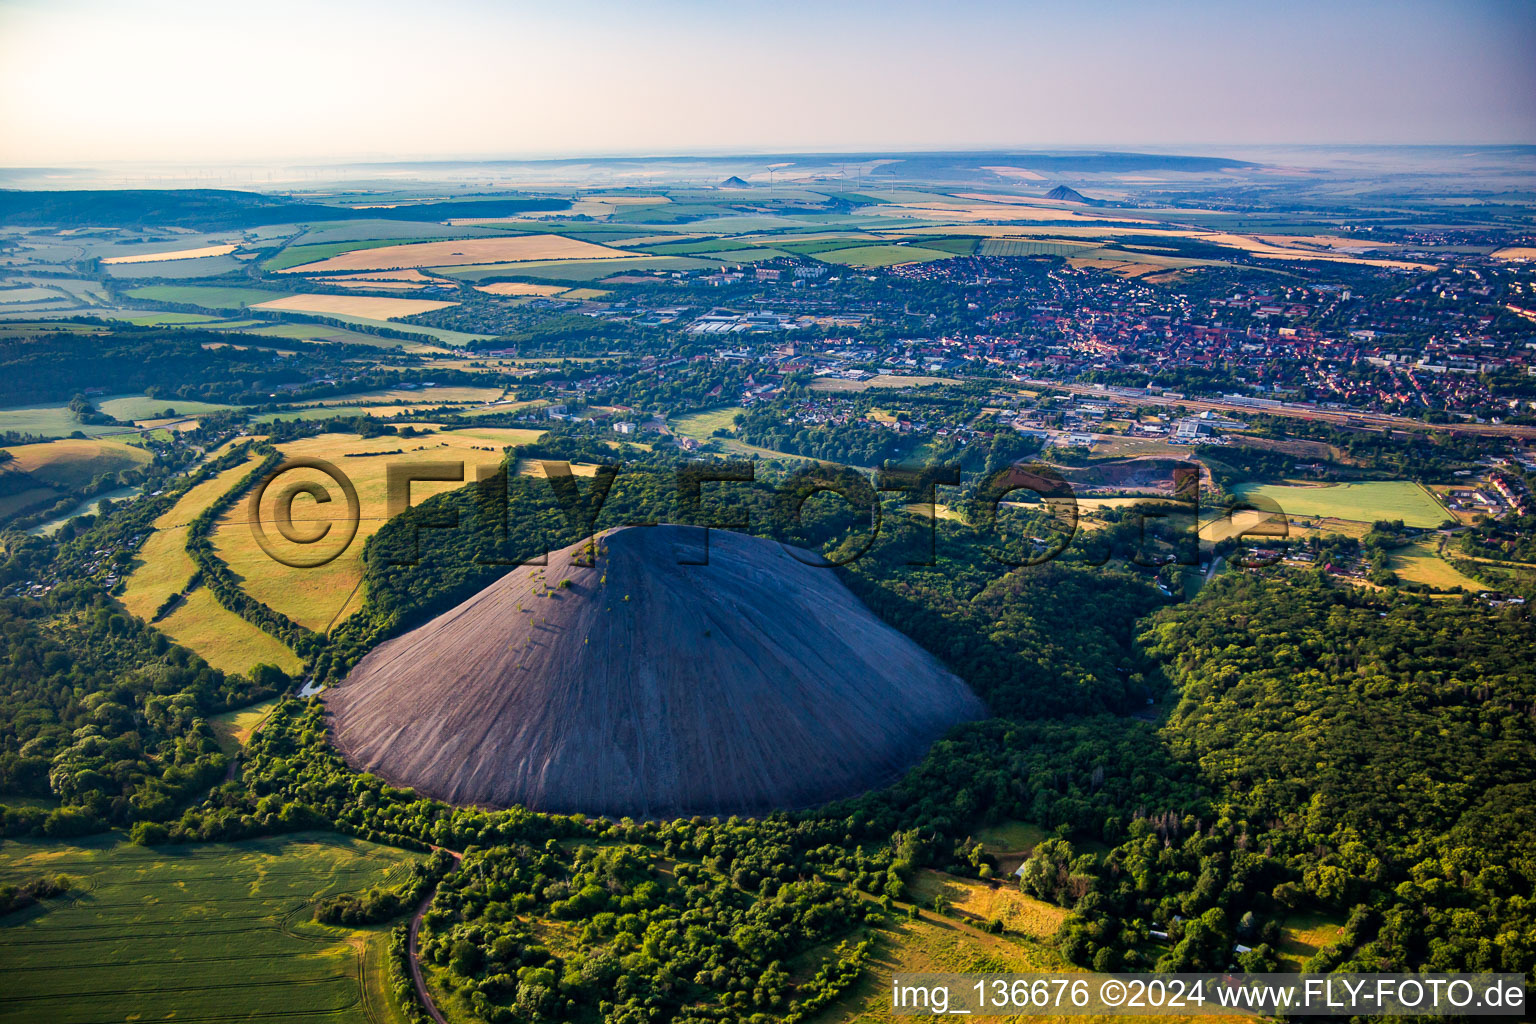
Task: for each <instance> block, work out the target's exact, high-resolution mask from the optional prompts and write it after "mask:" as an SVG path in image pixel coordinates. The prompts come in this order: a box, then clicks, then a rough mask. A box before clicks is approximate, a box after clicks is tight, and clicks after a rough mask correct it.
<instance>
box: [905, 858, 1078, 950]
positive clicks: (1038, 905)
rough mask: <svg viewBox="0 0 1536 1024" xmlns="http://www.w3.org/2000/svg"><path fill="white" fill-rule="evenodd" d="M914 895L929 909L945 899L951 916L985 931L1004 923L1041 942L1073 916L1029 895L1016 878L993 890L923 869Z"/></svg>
mask: <svg viewBox="0 0 1536 1024" xmlns="http://www.w3.org/2000/svg"><path fill="white" fill-rule="evenodd" d="M912 894H913V895H914V896H915V897H917V901H918V904H919V905H927V906H931V905H932V904H933V900H934V898H935V897H941V898H942V899H943V900H944V903H945V905H946V906H948V907H949V908H950V910H949V913H951V914H954V915H956V916H959V917H962V918H965V919H968V920H969V921H970V923H971V924H974V925H976V926H977V927H978V928H985V927H986V925H987V922H988V921H994V920H995V921H1002V922H1003V928H1004V929H1005V930H1007V931H1010V932H1017V933H1018V934H1020V935H1027V936H1029V937H1030V938H1032V939H1038V940H1041V941H1045V940H1049V939H1050V938H1051V936H1053V935H1055V934H1056V930H1057V929H1058V928H1060V927H1061V924H1062V922H1063V921H1065V920H1066V919H1067V916H1068V913H1069V912H1068V911H1067V909H1066V908H1065V907H1058V906H1055V905H1054V904H1051V903H1045V902H1043V901H1041V900H1037V899H1035V898H1034V897H1033V896H1026V895H1025V894H1024V893H1023V892H1021V891H1019V887H1018V885H1017V883H1016V882H1015V881H1014V879H1013V878H1012V877H1004V878H1002V879H999V880H998V883H997V887H996V888H993V887H992V886H991V885H988V884H987V883H986V882H976V881H972V880H970V879H967V878H959V877H956V876H955V875H947V874H944V873H943V872H941V871H930V870H923V871H920V872H919V873H918V875H917V878H916V879H914V880H913V885H912Z"/></svg>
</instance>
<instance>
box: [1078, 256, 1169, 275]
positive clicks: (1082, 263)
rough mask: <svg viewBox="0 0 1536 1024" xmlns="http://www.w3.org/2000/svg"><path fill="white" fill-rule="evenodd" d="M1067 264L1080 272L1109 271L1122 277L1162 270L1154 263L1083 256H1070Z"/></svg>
mask: <svg viewBox="0 0 1536 1024" xmlns="http://www.w3.org/2000/svg"><path fill="white" fill-rule="evenodd" d="M1067 262H1068V263H1069V264H1071V265H1072V266H1074V267H1077V268H1078V269H1079V270H1107V271H1109V272H1110V273H1111V274H1116V275H1118V276H1120V277H1140V276H1141V275H1143V274H1151V273H1153V272H1155V271H1157V270H1161V269H1162V268H1161V267H1158V266H1156V265H1155V264H1152V263H1123V262H1121V261H1120V260H1103V259H1094V258H1085V257H1081V256H1068V257H1067Z"/></svg>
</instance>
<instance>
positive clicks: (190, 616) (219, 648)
mask: <svg viewBox="0 0 1536 1024" xmlns="http://www.w3.org/2000/svg"><path fill="white" fill-rule="evenodd" d="M155 628H156V629H158V630H160V632H162V633H164V634H166V635H167V636H169V637H170V638H171V639H172V640H174V641H176V642H177V643H178V644H181V645H182V646H183V647H188V648H191V649H192V650H194V651H196V652H197V653H198V654H199V655H200V656H201V657H202V659H203V660H204V661H206V662H207V663H208V664H210V665H212V666H213V667H214V668H216V669H219V670H220V671H222V672H236V673H242V674H243V673H248V672H250V671H251V669H253V668H255V667H256V666H257V665H276V666H277V667H278V668H280V669H282V670H283V671H284V672H287V673H288V674H289V675H297V674H298V673H299V670H300V669H302V668H303V667H304V663H303V662H301V661H300V660H299V656H298V655H297V654H294V653H293V652H292V651H290V650H289V649H288V648H287V647H284V646H283V645H282V644H281V643H279V642H278V641H277V640H276V639H274V638H273V637H272V636H270V635H268V634H266V633H263V632H262V631H261V630H260V629H258V628H256V627H255V626H253V625H251V624H250V623H249V622H246V621H245V620H244V619H242V618H240V616H238V615H236V614H234V613H233V612H231V611H229V610H228V609H226V608H225V607H224V606H223V605H221V604H219V602H218V599H217V598H215V597H214V596H213V592H212V591H210V590H209V589H208V588H207V587H198V588H197V589H196V590H194V591H192V592H191V593H190V594H188V595H187V598H186V600H185V601H183V602H182V603H180V604H179V605H177V606H176V608H175V610H174V611H172V612H171V613H170V614H169V615H167V616H166V617H165V618H163V619H161V620H160V621H159V622H157V623H155Z"/></svg>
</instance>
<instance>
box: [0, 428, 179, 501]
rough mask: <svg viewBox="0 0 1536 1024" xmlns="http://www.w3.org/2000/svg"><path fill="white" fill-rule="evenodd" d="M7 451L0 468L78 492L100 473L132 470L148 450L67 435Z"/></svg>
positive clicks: (115, 442) (42, 482) (145, 461)
mask: <svg viewBox="0 0 1536 1024" xmlns="http://www.w3.org/2000/svg"><path fill="white" fill-rule="evenodd" d="M6 451H9V452H10V453H11V456H12V459H11V461H9V462H7V463H5V464H4V467H0V468H4V469H7V470H11V471H16V472H22V473H26V474H27V475H28V476H29V477H31V478H32V479H33V480H36V481H38V482H39V483H41V484H44V485H45V486H48V487H55V488H58V489H59V490H63V491H78V490H80V489H81V488H83V487H84V486H85V485H86V484H88V483H90V482H91V481H92V480H93V479H95V478H96V477H98V476H100V475H101V474H102V473H118V472H121V471H122V470H125V469H133V468H134V467H135V466H142V465H144V464H145V463H147V462H149V460H150V454H149V452H147V451H145V450H144V449H142V448H135V447H133V446H132V445H129V444H125V443H123V442H122V441H117V440H87V441H81V440H76V439H71V438H66V439H64V440H60V441H48V442H46V443H43V444H23V445H16V446H14V447H11V448H7V449H6Z"/></svg>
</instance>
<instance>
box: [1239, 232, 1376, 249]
mask: <svg viewBox="0 0 1536 1024" xmlns="http://www.w3.org/2000/svg"><path fill="white" fill-rule="evenodd" d="M1253 237H1255V238H1257V239H1259V240H1260V241H1263V242H1268V243H1269V244H1270V245H1281V246H1297V245H1300V246H1321V247H1322V248H1325V249H1354V248H1360V247H1365V248H1367V249H1369V248H1379V247H1380V246H1381V243H1380V242H1373V241H1371V240H1370V239H1367V238H1345V237H1344V236H1343V235H1254V236H1253Z"/></svg>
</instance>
